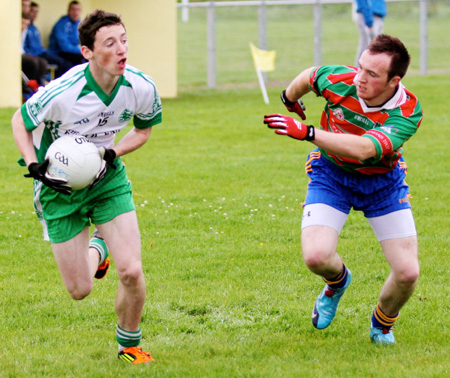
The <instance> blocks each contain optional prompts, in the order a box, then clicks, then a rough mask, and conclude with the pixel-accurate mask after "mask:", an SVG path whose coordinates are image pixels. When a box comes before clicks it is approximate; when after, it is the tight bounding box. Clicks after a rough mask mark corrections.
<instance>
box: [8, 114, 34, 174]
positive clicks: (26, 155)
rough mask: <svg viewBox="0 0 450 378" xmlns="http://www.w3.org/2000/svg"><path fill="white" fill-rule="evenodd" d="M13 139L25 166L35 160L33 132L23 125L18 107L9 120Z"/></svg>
mask: <svg viewBox="0 0 450 378" xmlns="http://www.w3.org/2000/svg"><path fill="white" fill-rule="evenodd" d="M11 124H12V130H13V135H14V140H15V142H16V145H17V148H18V149H19V151H20V154H21V155H22V157H23V159H24V160H25V163H26V165H27V166H29V165H30V163H33V162H37V157H36V152H35V150H34V145H33V134H32V133H31V132H30V131H28V130H27V129H26V127H25V123H24V121H23V118H22V114H21V112H20V109H18V110H17V111H16V112H15V113H14V115H13V118H12V120H11Z"/></svg>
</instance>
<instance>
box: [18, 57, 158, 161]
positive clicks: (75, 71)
mask: <svg viewBox="0 0 450 378" xmlns="http://www.w3.org/2000/svg"><path fill="white" fill-rule="evenodd" d="M21 112H22V117H23V119H24V122H25V126H26V128H27V130H29V131H33V143H34V146H35V148H36V153H37V158H38V161H39V162H42V161H43V160H44V157H45V153H46V151H47V149H48V147H49V146H50V144H51V143H52V142H53V141H54V140H55V139H57V138H59V137H60V136H62V135H66V134H77V135H83V136H84V137H86V138H88V139H89V140H90V141H92V142H93V143H95V145H96V146H97V147H98V148H99V147H105V148H111V147H112V146H113V145H114V139H115V136H116V134H117V133H118V132H119V131H121V130H122V129H123V128H124V127H126V126H127V124H128V122H129V121H130V120H131V119H132V118H133V123H134V126H135V127H136V128H138V129H146V128H148V127H152V126H154V125H156V124H158V123H160V122H161V120H162V118H161V117H162V113H161V99H160V97H159V95H158V92H157V90H156V86H155V83H154V82H153V80H152V79H151V77H149V76H147V75H146V74H144V73H142V72H141V71H139V70H138V69H136V68H134V67H131V66H129V65H127V66H126V70H125V73H124V75H122V76H121V77H120V78H119V81H118V82H117V84H116V86H115V88H114V90H113V92H112V93H111V94H110V95H107V94H105V92H103V90H102V89H101V88H100V87H99V86H98V84H97V83H96V82H95V80H94V78H93V77H92V74H91V72H90V70H89V64H88V63H86V64H81V65H78V66H75V67H74V68H72V69H71V70H69V71H68V72H66V73H65V74H64V75H63V76H61V77H60V78H58V79H56V80H54V81H52V82H50V83H49V84H48V85H46V86H45V87H43V88H40V89H39V91H38V92H37V93H36V94H34V95H33V96H32V97H31V98H30V99H29V100H28V101H27V102H26V103H25V104H24V105H23V106H22V108H21Z"/></svg>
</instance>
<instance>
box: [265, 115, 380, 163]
mask: <svg viewBox="0 0 450 378" xmlns="http://www.w3.org/2000/svg"><path fill="white" fill-rule="evenodd" d="M264 124H266V125H267V127H269V128H270V129H275V133H276V134H279V135H287V136H289V137H291V138H294V139H298V140H307V141H310V142H311V143H313V144H315V145H316V146H317V147H319V148H322V149H324V150H326V151H328V152H331V153H333V154H335V155H339V156H343V157H347V158H350V159H356V160H359V161H364V160H366V159H369V158H372V157H375V156H376V155H377V151H376V148H375V144H374V143H373V142H372V141H371V140H370V139H369V138H363V137H362V136H359V135H352V134H334V133H330V132H327V131H324V130H321V129H316V128H315V127H314V126H312V125H305V124H304V123H302V122H300V121H297V120H296V119H294V118H292V117H288V116H285V115H282V114H269V115H266V116H264Z"/></svg>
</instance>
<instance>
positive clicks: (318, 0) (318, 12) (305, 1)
mask: <svg viewBox="0 0 450 378" xmlns="http://www.w3.org/2000/svg"><path fill="white" fill-rule="evenodd" d="M353 1H354V0H248V1H217V2H216V1H205V2H189V0H182V2H181V3H178V4H177V7H178V8H181V11H182V21H183V22H187V21H188V20H189V8H199V7H202V8H206V14H207V85H208V87H209V88H215V87H216V8H217V7H239V6H257V7H258V40H259V47H260V48H261V49H266V48H267V7H268V6H273V5H276V6H280V5H313V9H314V10H313V12H314V13H313V14H314V15H313V17H314V43H313V44H314V58H313V60H314V65H316V66H318V65H320V64H322V5H323V4H348V3H353ZM387 1H388V2H402V1H406V0H387ZM417 1H418V2H419V4H420V42H419V43H420V74H421V75H426V74H427V65H428V60H427V57H428V53H427V50H428V46H427V44H428V41H427V35H428V33H427V11H428V6H427V0H417ZM409 2H411V1H409Z"/></svg>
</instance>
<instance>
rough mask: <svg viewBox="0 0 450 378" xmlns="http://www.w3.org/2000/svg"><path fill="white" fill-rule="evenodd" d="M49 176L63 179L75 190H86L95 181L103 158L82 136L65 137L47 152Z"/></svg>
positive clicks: (58, 140)
mask: <svg viewBox="0 0 450 378" xmlns="http://www.w3.org/2000/svg"><path fill="white" fill-rule="evenodd" d="M45 158H46V159H49V160H50V163H49V165H48V168H47V174H48V175H49V176H51V177H57V178H63V179H66V180H67V183H68V184H69V185H70V187H71V188H72V189H73V190H80V189H84V188H86V187H87V186H89V185H90V184H92V182H93V181H94V180H95V176H96V175H97V173H98V172H99V170H100V167H101V165H102V158H101V157H100V154H99V151H98V149H97V147H96V146H95V144H94V143H92V142H91V141H89V139H87V138H85V137H83V136H81V135H74V136H72V135H64V136H62V137H60V138H58V139H56V140H55V141H54V142H53V143H52V144H51V145H50V147H49V149H48V150H47V153H46V155H45Z"/></svg>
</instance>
